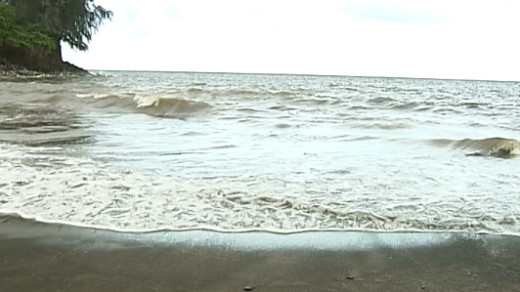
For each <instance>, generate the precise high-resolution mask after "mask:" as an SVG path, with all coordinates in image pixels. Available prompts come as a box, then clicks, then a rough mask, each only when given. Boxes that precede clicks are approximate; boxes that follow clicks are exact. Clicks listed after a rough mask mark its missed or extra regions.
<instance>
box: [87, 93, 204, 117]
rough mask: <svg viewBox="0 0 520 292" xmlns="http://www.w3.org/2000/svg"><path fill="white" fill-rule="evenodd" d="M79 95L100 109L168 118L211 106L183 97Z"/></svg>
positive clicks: (190, 114)
mask: <svg viewBox="0 0 520 292" xmlns="http://www.w3.org/2000/svg"><path fill="white" fill-rule="evenodd" d="M77 97H79V98H81V99H83V100H85V99H87V100H86V103H88V104H90V105H91V106H93V107H95V108H98V109H105V110H108V111H118V110H122V109H124V110H130V111H133V112H138V113H144V114H147V115H151V116H158V117H166V118H186V117H189V116H194V115H197V114H201V113H204V112H205V111H207V110H208V109H210V108H211V106H210V105H209V104H207V103H205V102H199V101H191V100H186V99H182V98H162V97H156V96H146V95H134V94H129V95H114V94H101V95H90V94H89V95H84V94H83V95H81V94H78V95H77Z"/></svg>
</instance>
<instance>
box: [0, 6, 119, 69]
mask: <svg viewBox="0 0 520 292" xmlns="http://www.w3.org/2000/svg"><path fill="white" fill-rule="evenodd" d="M111 17H112V12H111V11H109V10H106V9H105V8H103V7H101V6H99V5H96V4H95V3H94V0H0V71H2V68H4V70H5V68H13V67H17V68H18V67H23V68H27V69H29V70H35V71H40V72H64V71H68V72H75V73H82V72H83V73H86V72H85V71H84V70H81V69H80V68H78V67H76V66H73V65H71V64H69V63H66V62H63V60H62V56H61V44H62V42H64V43H68V44H69V45H70V46H71V47H72V48H74V49H78V50H81V51H86V50H88V43H89V42H90V41H91V40H92V36H93V34H94V33H95V32H96V31H97V30H98V29H99V27H100V26H101V24H102V22H103V21H104V20H106V19H110V18H111Z"/></svg>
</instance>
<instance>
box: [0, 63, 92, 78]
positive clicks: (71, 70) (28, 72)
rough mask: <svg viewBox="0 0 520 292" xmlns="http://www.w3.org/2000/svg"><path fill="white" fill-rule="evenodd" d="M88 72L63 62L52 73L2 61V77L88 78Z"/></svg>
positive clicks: (0, 66)
mask: <svg viewBox="0 0 520 292" xmlns="http://www.w3.org/2000/svg"><path fill="white" fill-rule="evenodd" d="M91 74H92V73H90V72H89V71H88V70H85V69H83V68H80V67H77V66H75V65H74V64H71V63H69V62H62V63H61V66H60V68H56V70H52V71H48V70H46V71H41V70H33V69H28V68H26V67H24V66H20V65H16V64H11V63H9V62H6V61H2V60H1V59H0V77H39V76H87V75H91Z"/></svg>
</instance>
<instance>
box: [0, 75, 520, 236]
mask: <svg viewBox="0 0 520 292" xmlns="http://www.w3.org/2000/svg"><path fill="white" fill-rule="evenodd" d="M99 73H100V75H97V76H88V77H59V78H25V79H16V80H13V79H3V80H2V81H0V210H1V211H3V212H16V213H19V214H23V215H24V216H26V217H34V218H37V219H38V220H41V221H60V222H66V223H71V224H80V225H86V226H94V225H95V226H98V227H104V228H110V229H122V230H155V229H173V230H178V229H199V228H204V229H215V230H226V231H243V230H252V229H255V230H268V231H274V232H294V231H303V230H372V231H464V232H486V233H497V234H504V233H506V234H515V235H519V234H520V223H519V219H520V208H519V207H520V206H519V203H518V202H519V201H520V200H519V199H520V192H519V191H518V190H519V189H520V172H519V170H520V159H519V158H518V156H517V155H518V154H520V152H519V151H520V146H519V143H518V141H517V140H514V139H519V137H520V135H519V131H518V125H520V112H519V111H518V108H519V106H520V93H519V92H520V90H519V89H520V83H515V82H490V81H461V80H427V79H395V78H367V77H339V76H298V75H254V74H222V73H159V72H99ZM490 138H496V139H490Z"/></svg>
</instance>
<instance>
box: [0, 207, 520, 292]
mask: <svg viewBox="0 0 520 292" xmlns="http://www.w3.org/2000/svg"><path fill="white" fill-rule="evenodd" d="M0 262H1V265H0V291H245V290H246V291H247V290H252V291H520V238H518V237H510V236H489V235H487V236H486V235H464V234H446V233H443V234H431V233H430V234H419V233H399V234H385V233H360V232H313V233H302V234H292V235H275V234H268V233H258V232H257V233H242V234H229V233H216V232H205V231H190V232H159V233H148V234H131V233H118V232H110V231H101V230H93V229H86V228H77V227H70V226H61V225H53V224H41V223H35V222H31V221H27V220H22V219H19V218H16V217H3V218H0Z"/></svg>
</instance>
